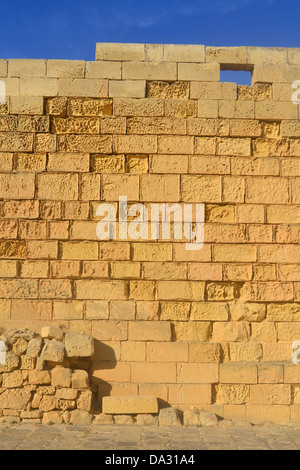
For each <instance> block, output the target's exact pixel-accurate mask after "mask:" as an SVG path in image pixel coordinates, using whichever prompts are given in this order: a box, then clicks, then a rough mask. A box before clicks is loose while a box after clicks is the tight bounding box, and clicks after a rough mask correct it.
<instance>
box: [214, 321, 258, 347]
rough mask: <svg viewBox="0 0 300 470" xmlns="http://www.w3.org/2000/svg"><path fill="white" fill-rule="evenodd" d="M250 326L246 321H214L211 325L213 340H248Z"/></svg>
mask: <svg viewBox="0 0 300 470" xmlns="http://www.w3.org/2000/svg"><path fill="white" fill-rule="evenodd" d="M249 338H250V326H249V324H248V323H247V322H228V323H223V322H218V323H217V322H216V323H214V326H213V341H216V342H219V341H220V342H221V341H225V342H226V341H239V342H242V341H248V340H249Z"/></svg>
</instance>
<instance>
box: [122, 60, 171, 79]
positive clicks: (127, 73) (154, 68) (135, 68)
mask: <svg viewBox="0 0 300 470" xmlns="http://www.w3.org/2000/svg"><path fill="white" fill-rule="evenodd" d="M122 78H123V80H124V79H125V80H128V79H129V80H131V79H133V80H177V67H176V63H174V62H123V64H122Z"/></svg>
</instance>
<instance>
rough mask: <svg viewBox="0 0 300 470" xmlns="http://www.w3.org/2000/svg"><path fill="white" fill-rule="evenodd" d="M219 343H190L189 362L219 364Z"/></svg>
mask: <svg viewBox="0 0 300 470" xmlns="http://www.w3.org/2000/svg"><path fill="white" fill-rule="evenodd" d="M220 359H221V348H220V344H219V343H190V344H189V362H216V363H217V362H220Z"/></svg>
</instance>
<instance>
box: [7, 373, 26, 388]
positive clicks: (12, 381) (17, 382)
mask: <svg viewBox="0 0 300 470" xmlns="http://www.w3.org/2000/svg"><path fill="white" fill-rule="evenodd" d="M22 385H23V375H22V371H20V370H15V371H14V372H10V373H6V374H5V373H4V374H3V376H2V387H4V388H10V389H11V388H12V389H13V388H19V387H22Z"/></svg>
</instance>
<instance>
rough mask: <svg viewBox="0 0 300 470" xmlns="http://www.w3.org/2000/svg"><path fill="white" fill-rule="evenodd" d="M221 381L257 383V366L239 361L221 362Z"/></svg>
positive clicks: (225, 382) (228, 382)
mask: <svg viewBox="0 0 300 470" xmlns="http://www.w3.org/2000/svg"><path fill="white" fill-rule="evenodd" d="M220 383H224V384H257V366H256V364H244V363H239V362H236V363H234V362H232V363H229V362H227V363H223V364H220Z"/></svg>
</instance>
